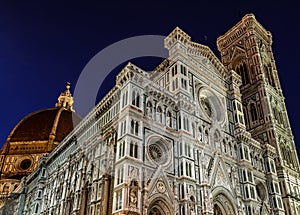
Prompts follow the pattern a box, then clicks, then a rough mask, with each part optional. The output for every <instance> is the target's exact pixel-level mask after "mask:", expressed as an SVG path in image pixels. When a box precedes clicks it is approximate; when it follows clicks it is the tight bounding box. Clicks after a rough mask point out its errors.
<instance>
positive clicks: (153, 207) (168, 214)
mask: <svg viewBox="0 0 300 215" xmlns="http://www.w3.org/2000/svg"><path fill="white" fill-rule="evenodd" d="M173 214H174V213H172V209H171V207H170V205H169V204H168V203H167V202H166V201H164V200H163V199H156V200H154V201H152V203H151V204H150V207H149V209H148V213H147V215H173Z"/></svg>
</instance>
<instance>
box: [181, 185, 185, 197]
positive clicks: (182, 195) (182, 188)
mask: <svg viewBox="0 0 300 215" xmlns="http://www.w3.org/2000/svg"><path fill="white" fill-rule="evenodd" d="M184 194H185V192H184V184H181V199H184Z"/></svg>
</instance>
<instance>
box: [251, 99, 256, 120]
mask: <svg viewBox="0 0 300 215" xmlns="http://www.w3.org/2000/svg"><path fill="white" fill-rule="evenodd" d="M250 114H251V119H252V122H254V121H256V120H257V110H256V107H255V104H253V103H251V104H250Z"/></svg>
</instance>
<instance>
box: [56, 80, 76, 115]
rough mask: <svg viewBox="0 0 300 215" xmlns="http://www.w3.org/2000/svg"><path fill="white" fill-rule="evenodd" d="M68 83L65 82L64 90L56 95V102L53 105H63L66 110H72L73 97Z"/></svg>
mask: <svg viewBox="0 0 300 215" xmlns="http://www.w3.org/2000/svg"><path fill="white" fill-rule="evenodd" d="M70 85H71V84H70V83H69V82H67V84H66V90H65V91H64V92H63V93H61V94H60V96H59V97H58V99H57V100H58V102H57V103H56V104H55V107H63V108H65V109H67V110H70V111H74V110H73V102H74V100H73V97H72V94H71V92H70Z"/></svg>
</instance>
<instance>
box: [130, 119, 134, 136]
mask: <svg viewBox="0 0 300 215" xmlns="http://www.w3.org/2000/svg"><path fill="white" fill-rule="evenodd" d="M130 133H131V134H134V121H133V120H131V123H130Z"/></svg>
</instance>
